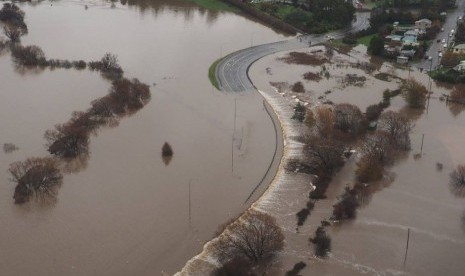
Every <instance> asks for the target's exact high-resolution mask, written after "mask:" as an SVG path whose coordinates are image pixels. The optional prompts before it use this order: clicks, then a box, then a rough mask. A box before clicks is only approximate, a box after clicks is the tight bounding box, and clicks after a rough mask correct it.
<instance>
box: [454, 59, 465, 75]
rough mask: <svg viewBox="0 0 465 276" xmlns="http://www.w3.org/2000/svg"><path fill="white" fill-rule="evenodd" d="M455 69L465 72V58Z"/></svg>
mask: <svg viewBox="0 0 465 276" xmlns="http://www.w3.org/2000/svg"><path fill="white" fill-rule="evenodd" d="M454 70H455V71H459V72H464V71H465V60H462V61H461V62H460V63H459V64H458V65H457V66H455V67H454Z"/></svg>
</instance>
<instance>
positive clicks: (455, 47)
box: [454, 44, 465, 50]
mask: <svg viewBox="0 0 465 276" xmlns="http://www.w3.org/2000/svg"><path fill="white" fill-rule="evenodd" d="M454 49H457V50H465V44H459V45H455V46H454Z"/></svg>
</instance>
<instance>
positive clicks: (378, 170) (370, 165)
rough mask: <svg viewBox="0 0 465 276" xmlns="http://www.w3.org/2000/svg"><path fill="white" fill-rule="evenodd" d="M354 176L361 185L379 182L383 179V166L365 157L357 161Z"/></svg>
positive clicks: (376, 160) (377, 160)
mask: <svg viewBox="0 0 465 276" xmlns="http://www.w3.org/2000/svg"><path fill="white" fill-rule="evenodd" d="M355 175H356V177H357V181H359V182H361V183H369V182H373V181H377V180H380V179H381V178H382V177H383V165H382V163H381V161H380V160H379V159H376V158H374V157H373V156H371V155H365V156H363V157H362V158H361V159H360V161H358V163H357V169H356V170H355Z"/></svg>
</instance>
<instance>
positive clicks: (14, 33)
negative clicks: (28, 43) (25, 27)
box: [3, 24, 22, 42]
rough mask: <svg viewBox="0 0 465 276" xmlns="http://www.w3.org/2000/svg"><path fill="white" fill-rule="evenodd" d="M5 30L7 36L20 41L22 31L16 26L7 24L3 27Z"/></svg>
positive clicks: (14, 40) (13, 40)
mask: <svg viewBox="0 0 465 276" xmlns="http://www.w3.org/2000/svg"><path fill="white" fill-rule="evenodd" d="M3 32H4V33H5V36H6V37H7V38H8V39H10V40H11V41H12V42H19V41H20V39H21V35H22V32H21V30H20V29H19V28H17V27H15V26H12V25H9V24H7V25H5V26H4V27H3Z"/></svg>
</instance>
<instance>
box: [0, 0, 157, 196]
mask: <svg viewBox="0 0 465 276" xmlns="http://www.w3.org/2000/svg"><path fill="white" fill-rule="evenodd" d="M24 16H25V14H24V12H23V11H22V10H21V9H20V8H19V7H18V6H16V5H15V4H10V3H5V4H3V8H2V9H1V10H0V21H2V22H3V23H4V24H6V26H10V27H11V26H13V27H14V28H17V29H21V30H27V26H26V24H25V23H24ZM13 27H12V28H13ZM8 28H9V27H8ZM8 28H6V29H4V32H5V34H6V35H7V37H8V38H9V41H6V42H2V43H1V45H3V46H4V47H8V46H9V47H8V48H9V50H10V53H11V56H12V58H13V61H14V63H15V65H16V66H18V67H21V68H24V69H30V68H37V67H42V68H45V67H49V68H51V69H55V68H65V69H69V68H74V69H77V70H83V69H86V68H89V69H90V70H95V71H99V72H101V75H102V77H104V78H106V79H109V80H110V81H111V87H110V89H109V92H108V94H107V95H105V96H103V97H101V98H99V99H96V100H94V101H92V102H91V107H90V108H89V109H87V110H86V111H75V112H73V113H72V116H71V119H70V120H69V121H68V122H66V123H63V124H58V125H56V126H55V127H54V128H53V129H50V130H47V131H46V132H45V135H44V137H45V140H46V141H47V144H46V147H47V150H48V152H49V153H50V154H51V155H52V157H42V158H36V157H31V158H28V159H27V160H25V161H19V162H15V163H12V164H10V168H9V172H10V174H11V175H12V180H13V181H14V182H16V184H17V185H16V188H15V192H14V196H13V198H14V200H15V203H16V204H23V203H26V202H28V201H29V200H31V199H34V198H37V199H49V200H50V201H54V200H56V196H57V191H58V188H59V187H60V186H61V183H62V180H63V174H62V171H63V170H64V171H66V170H67V169H66V166H64V164H67V163H71V162H73V161H77V160H80V161H83V162H85V160H87V158H88V157H89V140H90V136H91V135H95V134H97V131H98V130H99V129H100V128H102V127H104V126H117V125H118V122H119V120H120V119H121V118H123V117H125V116H128V115H132V114H134V113H135V112H137V111H138V110H140V109H142V108H143V107H144V106H145V105H146V104H147V103H148V102H149V101H150V99H151V93H150V87H149V85H147V84H144V83H142V82H140V81H139V80H138V79H136V78H134V79H127V78H125V77H124V76H123V74H124V71H123V69H122V68H121V66H120V65H119V64H118V58H117V56H116V55H114V54H111V53H106V54H105V55H104V56H103V57H102V59H100V60H98V61H91V62H85V61H83V60H79V61H67V60H56V59H47V58H46V56H45V54H44V52H43V51H42V49H41V48H40V47H38V46H35V45H31V46H23V45H21V43H20V40H19V39H18V38H16V37H12V36H11V35H9V34H8V32H9V31H10V29H8ZM23 34H24V33H23ZM68 169H69V168H68Z"/></svg>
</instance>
